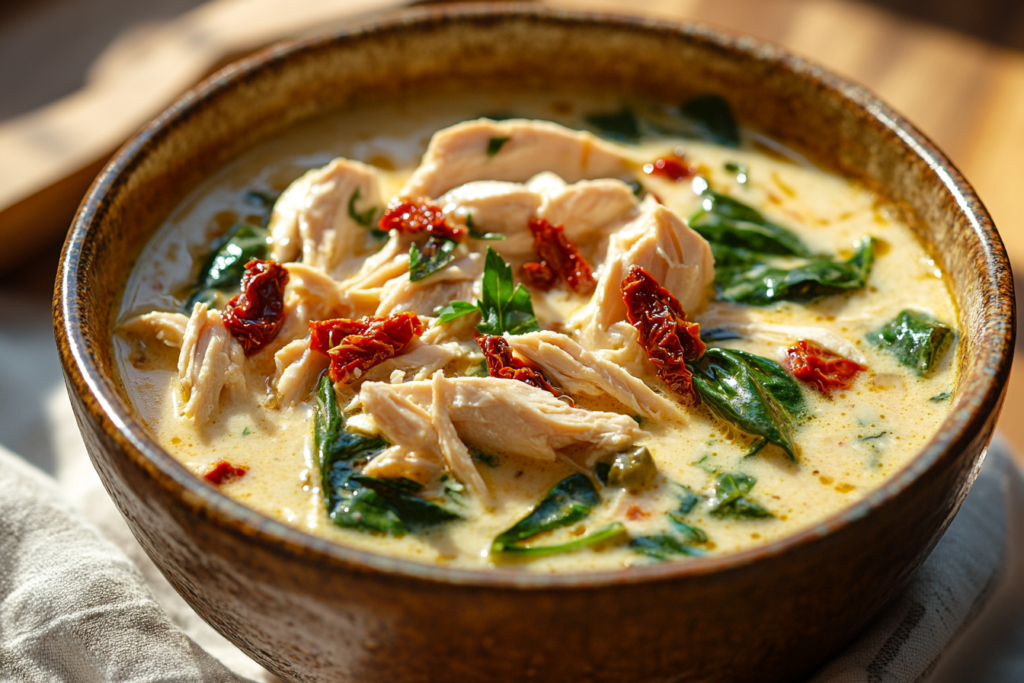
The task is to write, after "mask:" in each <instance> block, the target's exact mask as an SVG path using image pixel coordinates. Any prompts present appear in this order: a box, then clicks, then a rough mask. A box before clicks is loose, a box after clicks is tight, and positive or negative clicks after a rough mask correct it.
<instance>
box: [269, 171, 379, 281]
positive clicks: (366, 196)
mask: <svg viewBox="0 0 1024 683" xmlns="http://www.w3.org/2000/svg"><path fill="white" fill-rule="evenodd" d="M353 199H354V201H353ZM350 205H351V209H352V210H351V212H350V210H349V208H350ZM382 207H383V201H382V200H381V196H380V183H379V181H378V178H377V170H376V169H375V168H373V167H372V166H367V165H366V164H362V163H359V162H358V161H350V160H348V159H335V160H334V161H332V162H331V163H329V164H327V165H326V166H324V167H323V168H318V169H313V170H312V171H309V172H307V173H306V174H305V175H303V176H302V177H301V178H299V179H298V180H296V181H295V182H294V183H292V184H291V185H290V186H289V187H288V189H286V190H285V191H284V193H283V194H282V195H281V197H280V198H279V199H278V200H277V202H276V203H275V204H274V211H273V213H272V214H271V217H270V224H269V228H270V238H271V253H272V255H273V258H274V260H275V261H279V262H282V263H285V262H289V261H295V260H297V259H299V258H300V257H301V259H302V262H303V263H305V264H306V265H308V266H313V267H314V268H319V269H321V270H323V271H324V272H326V273H330V274H332V275H334V276H335V277H339V278H340V277H345V276H347V275H351V274H352V273H353V272H354V271H355V270H356V269H357V268H358V267H359V264H360V263H361V262H362V260H363V258H365V256H366V255H367V254H368V253H370V252H371V251H373V250H374V249H375V248H376V247H377V243H376V240H375V239H374V237H373V236H372V235H371V234H370V232H369V229H368V228H370V227H373V226H372V225H360V223H359V222H357V221H356V220H355V217H356V216H359V215H360V214H361V213H365V215H366V222H369V221H370V220H372V219H373V218H375V217H376V213H375V212H374V211H373V209H374V208H382Z"/></svg>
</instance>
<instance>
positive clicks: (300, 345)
mask: <svg viewBox="0 0 1024 683" xmlns="http://www.w3.org/2000/svg"><path fill="white" fill-rule="evenodd" d="M274 364H275V365H276V366H277V372H276V373H275V375H274V391H275V392H276V393H277V404H278V405H279V406H281V407H283V408H287V407H288V406H292V405H295V404H296V403H299V402H300V401H302V400H304V399H305V398H306V397H307V396H309V395H310V394H311V393H312V392H313V387H314V386H316V382H317V380H318V379H319V378H320V375H321V373H323V371H324V370H326V369H327V365H328V358H327V356H325V355H324V354H322V353H317V352H315V351H313V350H311V349H310V348H309V337H306V338H305V339H296V340H295V341H293V342H291V343H290V344H287V345H285V346H284V347H282V348H281V349H280V350H279V351H278V352H277V353H275V354H274Z"/></svg>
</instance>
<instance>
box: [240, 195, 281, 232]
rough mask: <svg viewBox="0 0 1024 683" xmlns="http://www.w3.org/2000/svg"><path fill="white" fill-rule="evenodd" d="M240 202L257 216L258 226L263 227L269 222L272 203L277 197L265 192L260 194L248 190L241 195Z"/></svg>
mask: <svg viewBox="0 0 1024 683" xmlns="http://www.w3.org/2000/svg"><path fill="white" fill-rule="evenodd" d="M242 201H243V202H244V203H245V204H246V205H248V206H249V207H251V208H252V209H253V210H254V213H255V214H256V215H257V216H259V218H260V225H264V226H265V225H266V224H267V221H269V220H270V214H271V213H272V212H273V210H274V202H276V201H277V197H276V196H273V195H270V194H267V193H266V192H260V191H259V190H248V191H247V192H246V193H245V194H244V195H242Z"/></svg>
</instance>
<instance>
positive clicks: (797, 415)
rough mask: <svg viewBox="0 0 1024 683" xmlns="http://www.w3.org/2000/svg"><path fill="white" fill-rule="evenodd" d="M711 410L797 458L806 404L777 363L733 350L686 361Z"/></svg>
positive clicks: (713, 351) (709, 352)
mask: <svg viewBox="0 0 1024 683" xmlns="http://www.w3.org/2000/svg"><path fill="white" fill-rule="evenodd" d="M686 365H687V367H688V368H689V369H690V372H692V373H693V385H694V387H695V388H696V389H697V393H698V394H699V395H700V398H701V400H702V401H703V402H704V404H705V405H707V406H708V408H710V409H711V411H712V412H713V413H714V414H715V415H717V416H718V417H720V418H721V419H723V420H725V421H726V422H730V423H732V424H734V425H736V426H737V427H739V428H740V429H742V430H743V431H745V432H747V433H748V434H753V435H755V436H761V437H764V438H765V439H766V440H768V441H770V442H771V443H773V444H776V445H777V446H779V447H780V448H782V450H784V451H785V452H786V455H788V456H789V458H790V460H794V461H795V460H796V446H795V445H794V442H793V435H794V432H795V431H796V427H797V423H798V421H799V420H800V419H801V418H803V417H804V416H805V413H806V405H805V403H804V397H803V394H802V393H801V391H800V386H799V385H798V384H797V383H796V380H794V379H793V378H792V377H790V376H789V374H788V373H787V372H786V371H785V370H784V369H783V368H782V366H781V365H779V364H778V363H776V362H774V361H771V360H768V359H767V358H762V357H760V356H755V355H754V354H752V353H746V352H744V351H737V350H733V349H722V348H711V349H708V350H707V351H705V353H704V355H703V356H702V357H701V358H700V360H697V361H693V362H692V363H687V364H686Z"/></svg>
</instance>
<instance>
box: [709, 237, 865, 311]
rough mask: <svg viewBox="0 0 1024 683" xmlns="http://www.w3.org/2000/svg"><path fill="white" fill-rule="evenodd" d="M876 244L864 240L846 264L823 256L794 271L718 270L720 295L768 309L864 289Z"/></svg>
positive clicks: (764, 266) (762, 267) (765, 267)
mask: <svg viewBox="0 0 1024 683" xmlns="http://www.w3.org/2000/svg"><path fill="white" fill-rule="evenodd" d="M873 244H874V240H872V239H871V238H870V237H865V238H864V239H863V240H861V244H860V247H858V249H857V251H856V252H855V253H854V255H853V256H851V257H850V259H849V260H847V261H833V260H832V259H830V258H828V257H824V256H820V257H817V258H813V259H810V260H808V261H807V262H805V263H804V264H803V265H798V266H796V267H794V268H782V267H778V266H772V265H769V264H767V263H757V264H751V265H749V266H728V265H727V266H726V267H723V268H716V270H715V284H717V285H718V296H719V298H721V299H724V300H726V301H732V302H734V303H740V304H749V305H751V306H767V305H769V304H773V303H777V302H779V301H811V300H812V299H817V298H818V297H821V296H827V295H830V294H838V293H840V292H845V291H851V290H855V289H861V288H863V287H864V285H865V284H867V281H868V275H869V274H870V273H871V264H872V262H873V261H874V251H873Z"/></svg>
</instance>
